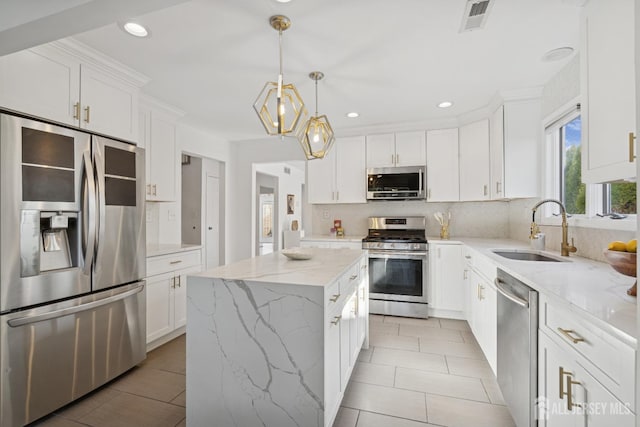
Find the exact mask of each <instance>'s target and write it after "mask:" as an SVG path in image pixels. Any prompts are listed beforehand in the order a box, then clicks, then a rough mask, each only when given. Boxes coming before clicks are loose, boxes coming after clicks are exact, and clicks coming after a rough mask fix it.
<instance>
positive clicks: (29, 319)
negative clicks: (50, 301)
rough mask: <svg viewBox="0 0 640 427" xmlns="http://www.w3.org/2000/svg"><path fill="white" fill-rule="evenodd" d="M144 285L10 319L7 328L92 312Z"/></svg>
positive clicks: (130, 294) (136, 290)
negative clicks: (52, 309)
mask: <svg viewBox="0 0 640 427" xmlns="http://www.w3.org/2000/svg"><path fill="white" fill-rule="evenodd" d="M144 287H145V285H144V284H141V285H140V286H138V287H136V288H133V289H130V290H128V291H125V292H122V293H119V294H116V295H112V296H109V297H106V298H102V299H99V300H97V301H91V302H88V303H86V304H81V305H78V306H75V307H67V308H62V309H60V310H54V311H50V312H48V313H42V314H36V315H33V316H25V317H18V318H16V319H11V320H9V321H7V323H8V324H9V326H11V327H12V328H17V327H19V326H24V325H30V324H32V323H36V322H43V321H45V320H52V319H57V318H59V317H64V316H68V315H70V314H75V313H79V312H82V311H88V310H93V309H95V308H97V307H101V306H103V305H107V304H111V303H113V302H116V301H120V300H123V299H126V298H129V297H130V296H132V295H135V294H137V293H140V292H142V290H143V289H144Z"/></svg>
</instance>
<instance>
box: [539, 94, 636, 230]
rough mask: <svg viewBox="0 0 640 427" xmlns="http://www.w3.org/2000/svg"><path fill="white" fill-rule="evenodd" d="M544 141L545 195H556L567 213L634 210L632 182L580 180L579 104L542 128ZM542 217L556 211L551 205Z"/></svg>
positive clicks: (615, 213)
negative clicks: (606, 182)
mask: <svg viewBox="0 0 640 427" xmlns="http://www.w3.org/2000/svg"><path fill="white" fill-rule="evenodd" d="M545 134H546V141H547V142H546V144H547V158H546V164H547V173H546V182H545V195H546V196H547V197H552V198H557V199H559V200H560V201H562V203H563V204H564V205H565V207H566V209H567V213H569V214H571V215H575V216H578V217H583V218H593V217H596V218H597V217H602V216H609V217H612V218H616V219H618V218H620V215H630V214H635V213H636V206H637V205H636V183H635V182H620V183H611V184H588V185H586V184H583V183H582V177H581V175H582V173H581V168H582V153H581V149H582V120H581V116H580V106H579V105H578V106H576V107H575V108H574V109H572V110H571V111H569V112H568V113H567V114H565V115H563V116H562V117H560V118H559V119H558V120H556V121H555V122H553V123H551V124H550V125H549V126H547V127H546V129H545ZM545 212H546V216H547V217H548V216H550V215H552V214H553V213H554V212H556V213H557V212H558V209H557V208H556V207H553V206H548V207H547V208H546V210H545Z"/></svg>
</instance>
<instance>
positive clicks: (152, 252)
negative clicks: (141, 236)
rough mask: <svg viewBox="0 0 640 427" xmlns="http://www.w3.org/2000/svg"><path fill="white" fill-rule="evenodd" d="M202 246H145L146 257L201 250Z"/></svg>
mask: <svg viewBox="0 0 640 427" xmlns="http://www.w3.org/2000/svg"><path fill="white" fill-rule="evenodd" d="M201 248H202V245H186V244H165V243H161V244H153V245H147V257H150V256H159V255H168V254H175V253H178V252H186V251H194V250H197V249H201Z"/></svg>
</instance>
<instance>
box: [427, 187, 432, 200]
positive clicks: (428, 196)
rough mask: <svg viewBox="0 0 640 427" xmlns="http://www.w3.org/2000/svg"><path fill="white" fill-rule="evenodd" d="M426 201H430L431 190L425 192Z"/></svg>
mask: <svg viewBox="0 0 640 427" xmlns="http://www.w3.org/2000/svg"><path fill="white" fill-rule="evenodd" d="M427 199H431V189H428V190H427Z"/></svg>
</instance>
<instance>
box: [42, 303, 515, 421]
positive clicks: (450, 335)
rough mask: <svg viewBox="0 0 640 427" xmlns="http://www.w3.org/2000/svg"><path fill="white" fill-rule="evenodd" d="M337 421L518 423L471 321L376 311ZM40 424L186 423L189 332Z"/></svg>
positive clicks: (372, 316) (371, 319)
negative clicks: (186, 375) (383, 313)
mask: <svg viewBox="0 0 640 427" xmlns="http://www.w3.org/2000/svg"><path fill="white" fill-rule="evenodd" d="M370 344H371V345H370V348H369V350H363V351H362V352H361V354H360V357H359V362H358V364H357V366H356V367H355V369H354V371H353V374H352V377H351V381H350V383H349V386H348V388H347V391H346V393H345V396H344V399H343V401H342V408H341V409H340V412H339V413H338V417H337V418H336V422H335V424H334V427H429V426H451V427H466V426H469V427H482V426H487V427H502V426H505V427H511V426H514V425H515V424H514V422H513V420H512V418H511V416H510V415H509V412H508V411H507V408H506V407H505V406H504V402H503V400H502V396H501V395H500V390H499V389H498V386H497V384H496V381H495V378H494V376H493V372H492V371H491V368H490V367H489V365H488V363H487V362H486V360H485V358H484V355H483V354H482V350H480V347H479V346H478V344H477V342H476V341H475V339H474V338H473V335H472V334H471V332H470V330H469V326H468V324H467V323H466V322H464V321H459V320H447V319H436V318H431V319H428V320H423V319H409V318H401V317H391V316H377V315H371V318H370ZM37 425H40V426H47V427H58V426H69V427H74V426H95V427H101V426H109V427H113V426H122V427H126V426H136V427H137V426H141V427H142V426H150V427H151V426H153V427H156V426H158V427H159V426H184V425H186V422H185V337H184V335H183V336H181V337H179V338H176V339H175V340H173V341H171V342H169V343H167V344H165V345H164V346H162V347H160V348H158V349H156V350H155V351H152V352H151V353H149V354H148V356H147V360H145V362H144V363H142V364H141V365H140V366H138V367H137V368H135V369H133V370H131V371H130V372H129V373H128V374H126V375H124V376H123V377H121V378H119V379H116V380H115V381H113V382H111V383H109V384H107V385H106V386H104V387H102V388H100V389H99V390H96V391H95V392H93V393H92V394H90V395H89V396H87V397H85V398H83V399H81V400H80V401H77V402H75V403H73V404H71V405H69V406H67V407H65V408H62V409H60V410H59V411H56V412H55V413H54V414H52V415H51V416H49V417H47V418H46V419H44V420H42V421H41V422H39V423H37Z"/></svg>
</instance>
